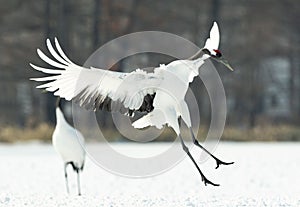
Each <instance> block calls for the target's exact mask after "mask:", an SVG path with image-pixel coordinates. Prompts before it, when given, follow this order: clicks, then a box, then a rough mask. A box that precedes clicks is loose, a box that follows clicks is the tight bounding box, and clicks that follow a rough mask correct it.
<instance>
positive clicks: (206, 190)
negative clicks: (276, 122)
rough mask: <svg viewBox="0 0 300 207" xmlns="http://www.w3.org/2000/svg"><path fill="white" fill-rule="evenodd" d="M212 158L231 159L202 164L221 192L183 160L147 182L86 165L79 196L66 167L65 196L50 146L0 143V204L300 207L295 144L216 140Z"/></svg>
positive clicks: (299, 171)
mask: <svg viewBox="0 0 300 207" xmlns="http://www.w3.org/2000/svg"><path fill="white" fill-rule="evenodd" d="M124 145H125V144H124ZM148 145H149V147H150V148H153V149H155V148H156V147H158V145H155V144H150V143H149V144H148ZM160 145H163V144H160ZM127 146H128V145H127ZM192 151H193V154H194V155H195V154H197V153H199V152H200V151H199V149H197V148H193V150H192ZM214 154H215V155H217V156H218V157H220V158H222V159H223V160H224V161H235V164H234V165H231V166H221V167H220V168H219V169H217V170H215V169H214V167H215V162H214V161H213V160H209V161H207V162H205V163H203V164H201V165H200V167H201V169H202V170H203V172H204V173H205V174H206V175H207V177H208V178H209V179H211V180H212V181H214V182H217V183H220V184H221V186H220V187H213V186H207V187H205V186H204V185H203V183H202V182H201V179H200V176H199V175H198V172H197V170H196V168H195V167H194V166H193V164H192V162H191V161H190V160H189V159H188V158H186V159H184V160H183V161H182V162H181V163H179V164H178V165H177V166H175V167H174V168H172V169H171V170H169V171H167V172H166V173H164V174H161V175H158V176H155V177H150V178H145V179H131V178H125V177H120V176H117V175H113V174H110V173H109V172H106V171H105V170H103V169H101V168H100V167H98V166H97V165H96V164H95V163H93V162H92V161H91V160H90V159H87V162H86V165H85V170H84V172H83V173H82V176H81V178H82V181H81V184H82V193H83V195H82V196H80V197H79V196H76V182H75V180H76V179H75V178H76V177H75V174H73V173H72V174H71V169H70V171H69V172H70V176H69V177H70V187H71V195H70V196H68V195H66V191H65V183H64V176H63V169H62V163H61V160H60V158H59V157H58V155H57V154H56V153H55V151H54V150H53V148H52V146H51V145H45V144H37V143H35V144H34V143H33V144H17V145H4V144H2V145H0V166H1V167H0V206H43V207H44V206H86V207H90V206H126V207H127V206H163V207H165V206H172V207H175V206H180V207H181V206H300V143H223V142H222V143H220V144H219V146H218V148H217V151H216V152H214ZM195 157H197V156H195Z"/></svg>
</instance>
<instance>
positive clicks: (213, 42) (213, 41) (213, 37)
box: [204, 22, 220, 50]
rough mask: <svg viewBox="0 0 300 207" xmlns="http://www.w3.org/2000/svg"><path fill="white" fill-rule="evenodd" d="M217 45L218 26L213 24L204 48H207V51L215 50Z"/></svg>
mask: <svg viewBox="0 0 300 207" xmlns="http://www.w3.org/2000/svg"><path fill="white" fill-rule="evenodd" d="M219 43H220V33H219V27H218V24H217V23H216V22H214V24H213V26H212V28H211V30H210V33H209V38H208V39H207V40H206V42H205V46H204V48H207V49H209V50H217V49H218V48H219Z"/></svg>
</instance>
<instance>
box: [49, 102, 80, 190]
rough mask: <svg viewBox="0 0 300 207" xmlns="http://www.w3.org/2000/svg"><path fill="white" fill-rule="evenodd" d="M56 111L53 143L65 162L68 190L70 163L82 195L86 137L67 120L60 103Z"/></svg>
mask: <svg viewBox="0 0 300 207" xmlns="http://www.w3.org/2000/svg"><path fill="white" fill-rule="evenodd" d="M59 101H60V100H59ZM55 113H56V126H55V130H54V132H53V135H52V144H53V147H54V149H55V150H56V152H57V153H58V154H59V155H60V156H61V158H62V160H63V162H64V172H65V179H66V188H67V192H68V193H69V186H68V175H67V166H68V165H69V164H70V165H71V166H72V167H73V170H74V171H75V172H76V173H77V182H78V183H77V185H78V194H79V195H80V194H81V192H80V181H79V172H80V171H82V170H83V167H84V161H85V151H84V138H83V136H82V134H81V133H80V132H79V131H78V130H76V129H74V128H73V127H72V126H71V125H69V123H68V122H67V121H66V119H65V117H64V115H63V112H62V111H61V108H60V106H59V104H58V106H57V107H56V110H55Z"/></svg>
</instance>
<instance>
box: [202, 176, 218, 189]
mask: <svg viewBox="0 0 300 207" xmlns="http://www.w3.org/2000/svg"><path fill="white" fill-rule="evenodd" d="M201 178H202V181H203V182H204V185H205V186H207V184H209V185H213V186H220V184H216V183H213V182H211V181H210V180H208V179H207V178H206V177H205V176H204V175H201Z"/></svg>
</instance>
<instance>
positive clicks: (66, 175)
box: [64, 163, 70, 194]
mask: <svg viewBox="0 0 300 207" xmlns="http://www.w3.org/2000/svg"><path fill="white" fill-rule="evenodd" d="M68 164H69V163H65V164H64V172H65V180H66V189H67V193H68V194H69V193H70V191H69V184H68V173H67V166H68Z"/></svg>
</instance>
